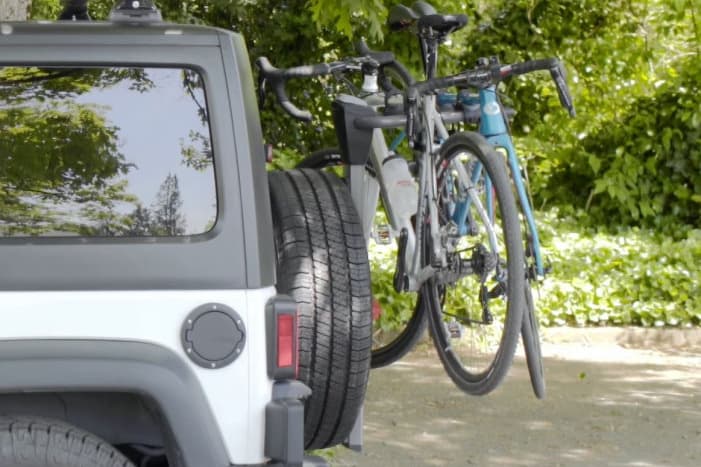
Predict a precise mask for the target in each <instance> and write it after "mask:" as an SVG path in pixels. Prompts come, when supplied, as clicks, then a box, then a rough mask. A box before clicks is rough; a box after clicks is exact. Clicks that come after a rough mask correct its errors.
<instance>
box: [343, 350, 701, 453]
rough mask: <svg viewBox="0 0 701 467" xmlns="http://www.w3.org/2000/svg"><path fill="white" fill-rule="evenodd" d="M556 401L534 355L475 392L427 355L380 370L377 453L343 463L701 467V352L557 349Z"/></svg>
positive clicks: (372, 417)
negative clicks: (534, 371)
mask: <svg viewBox="0 0 701 467" xmlns="http://www.w3.org/2000/svg"><path fill="white" fill-rule="evenodd" d="M544 349H545V350H544V351H545V352H546V355H547V357H546V359H545V364H546V371H547V383H548V396H547V398H546V400H544V401H538V400H536V399H535V397H534V396H533V395H532V392H531V389H530V383H529V380H528V373H527V370H526V368H525V363H524V360H523V359H522V358H520V357H517V359H516V361H515V363H514V367H513V368H512V370H511V372H510V374H509V376H508V377H507V380H506V381H505V382H504V384H502V386H501V387H500V388H499V389H497V390H496V391H495V392H494V393H492V394H490V395H488V396H485V397H472V396H466V395H464V394H463V393H462V392H460V391H459V390H457V389H456V388H455V387H454V386H453V384H452V383H451V382H450V381H449V379H448V377H447V376H446V375H445V373H444V372H443V370H442V368H441V367H440V364H439V363H438V359H437V357H436V356H435V354H434V353H433V351H432V350H431V349H430V348H428V347H425V348H422V349H420V350H418V351H415V352H414V353H413V354H411V355H410V356H409V357H408V358H407V359H405V360H404V361H402V362H399V363H397V364H395V365H393V366H391V367H389V368H385V369H381V370H374V371H373V372H372V373H371V379H370V387H369V393H368V398H367V403H366V411H365V448H364V452H363V453H361V454H357V453H353V452H350V451H347V450H342V451H339V452H338V454H337V455H336V457H335V458H334V459H333V460H332V465H334V466H352V465H357V466H414V465H415V466H423V465H425V466H458V465H477V466H604V465H605V466H617V467H624V466H625V467H648V466H690V467H691V466H693V467H696V466H698V465H701V354H700V353H698V352H695V351H693V350H692V351H685V350H683V349H682V350H680V351H675V352H671V351H665V352H662V351H651V350H642V349H632V348H625V347H623V346H621V345H620V344H619V343H616V342H612V343H593V344H592V343H575V344H572V343H547V342H546V343H545V346H544Z"/></svg>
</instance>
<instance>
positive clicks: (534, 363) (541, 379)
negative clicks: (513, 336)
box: [521, 281, 545, 399]
mask: <svg viewBox="0 0 701 467" xmlns="http://www.w3.org/2000/svg"><path fill="white" fill-rule="evenodd" d="M521 338H522V339H523V350H524V353H525V354H526V364H527V365H528V374H529V375H530V378H531V387H532V388H533V394H535V396H536V397H537V398H538V399H544V398H545V372H544V370H543V355H542V352H541V349H540V332H539V331H538V317H537V316H536V315H535V306H534V304H533V293H532V291H531V284H530V282H528V281H526V287H525V308H524V310H523V323H522V325H521Z"/></svg>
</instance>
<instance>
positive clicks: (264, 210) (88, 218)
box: [0, 0, 371, 467]
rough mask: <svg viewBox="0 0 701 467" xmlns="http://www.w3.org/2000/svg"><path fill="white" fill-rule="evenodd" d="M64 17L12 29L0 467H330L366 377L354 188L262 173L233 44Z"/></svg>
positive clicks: (1, 181)
mask: <svg viewBox="0 0 701 467" xmlns="http://www.w3.org/2000/svg"><path fill="white" fill-rule="evenodd" d="M65 4H66V10H65V11H64V12H63V19H65V21H56V22H40V23H11V22H7V23H0V261H1V264H2V267H1V268H0V319H1V321H2V326H0V466H2V467H30V466H31V467H44V466H60V467H79V466H81V467H88V466H89V467H106V466H110V467H117V466H119V467H132V466H137V465H138V466H141V467H145V466H146V467H157V466H170V467H224V466H232V465H264V464H265V465H290V466H293V465H302V464H303V463H306V462H309V463H312V462H315V463H319V464H322V463H323V462H322V461H320V460H318V459H317V460H313V459H311V458H306V457H305V456H304V449H305V448H306V449H309V448H320V447H326V446H332V445H336V444H339V443H343V442H346V443H348V442H350V443H351V444H353V439H354V437H353V436H352V435H353V430H354V428H355V430H356V432H357V429H358V425H359V422H358V418H359V413H360V412H361V407H362V404H363V399H364V395H365V388H366V384H367V378H368V371H369V358H370V345H371V335H370V332H371V311H370V309H371V304H370V282H369V270H368V262H367V252H366V250H365V241H364V238H363V233H362V228H361V226H360V223H359V221H358V218H357V214H356V212H355V210H354V207H353V205H352V202H351V201H350V197H349V195H348V193H347V190H346V189H345V186H344V184H343V183H342V182H340V181H339V180H338V179H337V178H334V177H333V176H332V175H329V174H326V173H319V172H315V171H310V170H294V171H286V172H282V171H281V172H270V173H268V172H266V167H265V154H264V145H263V138H262V131H261V125H260V118H259V115H258V107H257V103H256V101H255V92H254V84H253V83H254V81H253V77H252V72H251V68H250V64H249V57H248V54H247V52H246V48H245V45H244V42H243V40H242V38H241V37H240V36H239V35H237V34H235V33H231V32H228V31H224V30H220V29H214V28H208V27H198V26H184V25H175V24H168V23H165V22H163V21H161V19H160V14H159V12H158V10H157V9H156V8H155V7H154V6H153V5H152V4H151V2H150V1H132V0H129V1H126V2H121V4H119V5H118V6H117V7H116V8H115V10H113V12H112V16H111V18H110V20H109V21H107V22H93V21H89V20H88V19H89V18H88V15H87V10H86V9H85V5H86V1H85V0H66V2H65ZM356 439H357V438H356ZM349 440H350V441H349Z"/></svg>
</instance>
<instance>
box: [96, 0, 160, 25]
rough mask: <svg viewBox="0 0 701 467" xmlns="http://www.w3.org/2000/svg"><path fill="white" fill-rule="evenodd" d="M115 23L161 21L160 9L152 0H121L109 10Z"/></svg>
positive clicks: (111, 19)
mask: <svg viewBox="0 0 701 467" xmlns="http://www.w3.org/2000/svg"><path fill="white" fill-rule="evenodd" d="M109 19H110V21H112V22H115V23H153V22H158V21H163V18H162V16H161V11H160V10H159V9H158V8H156V5H155V4H154V2H153V1H152V0H122V1H121V2H120V3H119V4H117V6H115V7H114V8H113V9H112V11H111V12H110V18H109Z"/></svg>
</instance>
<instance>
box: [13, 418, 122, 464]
mask: <svg viewBox="0 0 701 467" xmlns="http://www.w3.org/2000/svg"><path fill="white" fill-rule="evenodd" d="M0 465H1V466H2V467H87V466H90V467H134V464H132V463H131V462H130V461H129V460H128V459H127V458H126V457H124V455H122V454H121V453H120V452H119V451H118V450H117V449H115V448H114V447H113V446H112V445H110V444H109V443H107V442H106V441H103V440H101V439H100V438H98V437H96V436H94V435H92V434H90V433H88V432H86V431H83V430H81V429H79V428H76V427H74V426H72V425H69V424H68V423H65V422H63V421H60V420H50V419H46V418H38V417H37V418H35V417H25V416H17V417H0Z"/></svg>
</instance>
